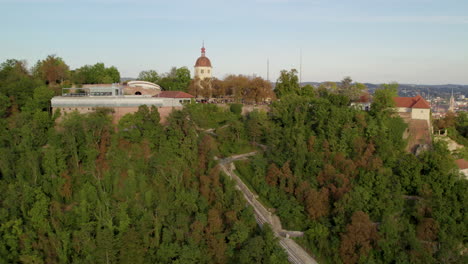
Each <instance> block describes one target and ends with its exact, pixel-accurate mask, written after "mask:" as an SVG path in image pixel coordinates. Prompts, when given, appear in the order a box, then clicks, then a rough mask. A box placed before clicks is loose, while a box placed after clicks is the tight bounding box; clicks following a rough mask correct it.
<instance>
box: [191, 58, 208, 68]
mask: <svg viewBox="0 0 468 264" xmlns="http://www.w3.org/2000/svg"><path fill="white" fill-rule="evenodd" d="M195 67H211V61H210V59H208V58H207V57H205V56H201V57H199V58H198V59H197V61H196V62H195Z"/></svg>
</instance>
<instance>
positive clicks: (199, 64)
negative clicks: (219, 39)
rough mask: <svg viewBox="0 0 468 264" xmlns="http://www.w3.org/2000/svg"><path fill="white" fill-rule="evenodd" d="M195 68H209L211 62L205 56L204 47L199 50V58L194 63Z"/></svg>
mask: <svg viewBox="0 0 468 264" xmlns="http://www.w3.org/2000/svg"><path fill="white" fill-rule="evenodd" d="M195 67H211V61H210V59H208V57H206V56H205V46H204V45H203V47H202V48H201V56H200V57H199V58H198V59H197V61H196V62H195Z"/></svg>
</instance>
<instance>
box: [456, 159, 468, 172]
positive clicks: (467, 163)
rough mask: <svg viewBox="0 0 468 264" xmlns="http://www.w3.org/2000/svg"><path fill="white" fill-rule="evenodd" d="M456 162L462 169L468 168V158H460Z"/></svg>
mask: <svg viewBox="0 0 468 264" xmlns="http://www.w3.org/2000/svg"><path fill="white" fill-rule="evenodd" d="M455 163H456V164H457V166H458V168H459V169H460V170H464V169H468V161H467V160H466V159H458V160H456V161H455Z"/></svg>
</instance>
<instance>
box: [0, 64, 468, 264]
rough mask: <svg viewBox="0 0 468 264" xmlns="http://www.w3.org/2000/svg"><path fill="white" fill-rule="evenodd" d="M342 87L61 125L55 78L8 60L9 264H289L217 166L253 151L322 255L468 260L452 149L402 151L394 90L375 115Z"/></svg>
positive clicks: (263, 189) (4, 193) (255, 173)
mask: <svg viewBox="0 0 468 264" xmlns="http://www.w3.org/2000/svg"><path fill="white" fill-rule="evenodd" d="M293 75H294V73H293V72H291V76H293ZM293 77H294V76H293ZM288 82H289V83H288ZM344 84H345V85H342V86H339V87H337V88H336V89H333V90H330V89H327V88H326V87H321V88H320V89H318V90H317V89H313V88H312V87H306V88H300V87H299V85H298V84H297V78H283V79H282V80H280V83H278V84H277V86H276V89H277V90H276V93H277V95H278V97H279V99H280V100H279V101H276V102H275V103H273V104H272V105H271V111H270V112H269V113H265V112H259V111H254V112H251V113H250V114H248V115H247V116H241V115H240V112H241V111H240V106H239V105H232V107H231V109H226V110H224V109H222V108H219V107H217V106H216V105H204V104H191V105H188V106H187V107H185V108H184V109H183V110H182V111H174V112H173V113H172V114H171V116H170V117H169V118H168V122H167V124H165V125H161V124H160V122H159V120H160V119H159V114H158V112H157V110H156V109H154V108H147V107H145V106H143V107H140V109H139V111H138V112H137V113H135V114H131V115H127V116H124V117H123V118H122V119H121V120H120V122H119V124H117V125H114V124H112V122H111V119H110V116H109V115H108V114H107V112H108V111H109V109H98V110H97V111H96V112H95V113H91V114H87V115H80V114H78V113H72V114H69V115H66V116H62V118H61V122H59V123H58V122H56V119H57V118H58V115H55V116H52V115H51V114H50V109H49V101H50V98H51V97H52V96H53V91H52V90H51V88H49V87H47V86H44V81H43V80H42V81H41V80H37V79H35V77H34V76H32V75H31V74H29V73H28V72H27V70H25V69H24V67H22V65H21V64H17V63H16V64H15V63H14V62H10V63H4V64H2V67H1V69H0V117H1V118H0V263H18V262H19V263H286V262H287V260H286V255H285V253H284V252H283V250H282V249H281V248H280V247H279V245H278V243H277V240H276V238H274V236H273V234H272V232H271V230H269V229H268V227H267V228H265V229H264V230H263V231H262V230H260V229H259V228H258V226H257V225H256V223H255V220H254V216H253V212H252V209H251V208H250V207H247V206H246V203H245V201H244V200H243V198H242V196H241V194H240V193H239V192H238V191H237V190H235V188H234V184H233V182H231V181H230V180H229V179H228V178H227V177H225V175H223V174H221V173H220V171H219V170H218V169H217V167H216V161H215V159H214V156H218V157H226V156H230V155H232V154H238V153H245V152H249V151H251V150H254V149H257V150H258V151H259V154H258V155H256V156H254V157H251V158H250V159H249V160H247V161H238V162H236V167H237V173H238V174H239V175H240V177H241V178H242V179H243V180H244V181H245V182H246V183H247V185H248V186H249V187H251V188H252V189H253V190H254V191H255V192H257V193H258V194H259V199H260V200H261V201H262V202H263V203H265V204H266V205H267V206H268V207H271V208H276V212H275V214H277V215H278V216H280V218H281V221H282V223H283V227H284V228H285V229H288V230H300V231H304V232H305V235H304V237H301V238H297V240H298V242H299V243H300V244H302V245H303V246H304V248H305V249H307V250H308V251H310V252H311V253H312V254H313V255H314V256H315V257H317V259H318V260H319V262H320V263H467V262H468V259H467V255H466V254H467V253H466V252H467V247H466V242H467V234H468V233H467V223H468V219H467V216H466V208H467V207H468V199H467V198H468V197H467V190H468V188H467V187H468V186H467V185H468V184H467V181H466V180H464V179H461V177H460V176H459V173H458V170H457V169H456V168H455V164H454V161H453V158H452V157H451V155H450V153H449V152H448V151H447V149H446V147H445V146H444V145H442V143H440V144H434V147H433V149H431V150H429V151H426V152H424V153H422V154H421V155H419V156H417V157H416V156H414V155H413V154H409V153H406V152H405V151H404V148H405V145H406V142H405V141H404V140H403V139H402V138H403V137H402V134H403V132H404V131H405V129H406V124H405V123H404V122H403V121H402V120H401V119H400V118H399V117H397V116H395V115H393V113H392V111H391V110H390V109H389V107H391V104H392V102H393V101H392V98H391V97H392V95H394V94H395V92H396V91H395V85H387V86H384V87H383V88H382V89H379V90H377V91H376V93H375V95H374V103H373V105H372V108H371V111H369V112H365V111H361V110H357V109H355V108H353V107H350V106H349V105H350V104H349V103H350V97H351V96H353V95H355V94H356V93H357V92H359V91H360V90H361V87H360V86H359V85H354V84H351V83H350V82H344ZM466 125H467V124H466V122H465V123H464V124H455V125H454V127H455V128H456V129H457V130H460V131H466V129H467V128H466V127H464V126H466ZM459 136H460V137H465V136H466V133H463V132H460V134H459Z"/></svg>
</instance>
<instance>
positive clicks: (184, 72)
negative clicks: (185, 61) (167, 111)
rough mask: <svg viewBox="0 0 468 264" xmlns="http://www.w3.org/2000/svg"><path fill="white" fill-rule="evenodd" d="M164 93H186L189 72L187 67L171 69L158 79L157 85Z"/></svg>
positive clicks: (188, 83)
mask: <svg viewBox="0 0 468 264" xmlns="http://www.w3.org/2000/svg"><path fill="white" fill-rule="evenodd" d="M158 84H159V85H160V86H161V87H162V88H163V89H164V90H166V91H184V92H187V91H188V87H189V85H190V70H189V69H188V68H187V67H181V68H176V67H172V69H171V71H170V72H168V73H166V74H165V75H164V76H163V77H161V78H160V79H159V83H158Z"/></svg>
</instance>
